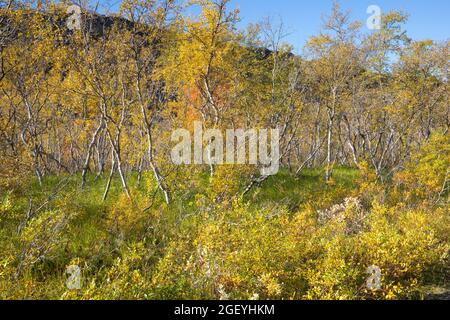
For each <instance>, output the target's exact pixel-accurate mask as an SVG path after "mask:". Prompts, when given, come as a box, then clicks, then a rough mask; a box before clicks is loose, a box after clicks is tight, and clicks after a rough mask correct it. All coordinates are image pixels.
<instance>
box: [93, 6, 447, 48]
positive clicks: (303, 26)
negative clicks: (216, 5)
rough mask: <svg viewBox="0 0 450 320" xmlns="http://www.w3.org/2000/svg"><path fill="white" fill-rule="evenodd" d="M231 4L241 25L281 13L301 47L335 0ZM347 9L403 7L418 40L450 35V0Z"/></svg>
mask: <svg viewBox="0 0 450 320" xmlns="http://www.w3.org/2000/svg"><path fill="white" fill-rule="evenodd" d="M100 1H101V2H102V1H104V3H108V2H109V3H110V4H114V3H118V2H120V1H118V0H109V1H108V0H100ZM231 1H232V2H231V7H233V8H236V7H238V8H239V9H240V10H241V14H240V16H241V19H242V21H241V23H240V24H239V26H240V27H245V26H246V25H247V24H248V23H250V22H258V21H260V20H261V19H262V18H263V17H267V16H271V17H274V18H278V17H281V18H282V19H283V22H284V24H285V26H286V27H287V29H288V30H289V31H291V34H290V36H289V37H288V38H287V42H289V43H291V44H293V45H294V46H295V48H296V49H297V50H298V49H301V48H302V47H303V45H304V44H305V42H306V40H307V39H308V38H309V37H310V36H312V35H317V34H318V32H319V30H320V27H321V24H322V19H321V17H322V16H323V15H324V14H328V13H329V12H330V10H331V7H332V0H231ZM339 2H340V4H341V7H342V8H343V9H344V10H350V11H351V16H352V17H353V18H354V19H356V20H360V21H361V22H363V27H364V28H365V22H366V20H367V18H368V17H369V15H368V14H367V13H366V10H367V7H368V6H370V5H378V6H379V7H380V8H381V10H382V11H383V12H387V11H390V10H401V11H404V12H407V13H408V14H409V21H408V23H407V25H406V30H407V31H408V35H409V36H410V37H411V38H413V39H414V40H422V39H433V40H438V41H443V40H449V39H450V35H449V34H450V17H449V14H450V0H341V1H339Z"/></svg>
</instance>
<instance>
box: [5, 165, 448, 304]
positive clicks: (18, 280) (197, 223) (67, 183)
mask: <svg viewBox="0 0 450 320" xmlns="http://www.w3.org/2000/svg"><path fill="white" fill-rule="evenodd" d="M146 177H147V175H144V179H143V181H142V182H141V183H140V184H139V183H138V180H137V177H136V175H131V176H129V177H128V180H129V185H130V187H131V189H132V194H133V198H134V200H133V203H130V202H129V201H128V200H127V199H126V198H125V197H124V195H123V193H122V189H121V185H120V181H119V180H118V178H115V179H114V180H113V184H112V188H111V190H110V193H109V197H108V199H107V200H106V201H105V202H103V201H102V196H103V191H104V186H105V184H106V181H105V179H104V178H101V179H98V180H95V179H94V177H93V176H89V177H88V182H87V185H86V187H85V188H84V189H81V188H80V177H79V176H66V177H46V178H45V179H44V182H43V185H42V186H39V185H38V183H37V182H36V181H34V180H32V181H30V182H23V183H22V184H21V186H20V187H19V188H16V189H15V190H14V191H13V192H12V193H11V192H10V191H8V190H2V191H1V194H0V199H3V209H2V212H1V215H0V252H1V253H2V255H1V256H2V258H1V259H0V265H2V266H3V267H0V292H1V294H0V298H50V299H60V298H70V299H71V298H81V297H83V298H86V297H87V298H92V297H94V298H108V297H109V298H123V297H124V295H123V292H125V291H126V292H127V295H125V297H132V298H135V297H137V298H146V297H148V298H164V297H167V295H165V294H164V293H158V294H156V295H155V294H154V295H152V294H150V293H148V292H152V289H149V287H152V286H154V285H155V284H154V281H155V280H151V279H152V275H153V274H154V273H156V274H157V273H158V272H159V273H161V270H159V269H161V268H163V269H164V271H165V270H166V269H167V268H169V267H167V268H165V267H161V263H163V262H164V261H165V260H167V259H169V258H167V256H168V255H169V257H170V252H171V250H172V249H171V248H172V246H173V245H174V243H180V246H181V243H183V242H184V240H186V243H190V242H191V241H194V243H195V242H196V241H199V240H195V237H197V236H199V237H202V234H203V230H204V229H205V228H206V229H208V228H211V226H214V225H215V223H216V222H217V221H220V219H222V218H221V217H222V215H221V214H222V213H220V214H219V213H218V216H216V215H213V216H211V214H208V215H206V216H205V213H204V212H203V213H202V210H200V209H199V207H198V205H196V204H195V203H194V199H195V198H196V195H197V194H199V193H202V192H203V191H204V189H205V187H206V185H199V186H198V189H191V190H189V194H188V196H187V197H185V198H183V199H182V200H179V201H175V202H174V203H173V204H172V205H171V206H169V207H167V206H165V205H164V204H163V202H162V201H160V199H158V198H157V199H156V201H152V196H153V189H152V190H149V187H148V186H149V185H151V184H152V183H151V180H150V178H146ZM323 177H324V171H323V170H305V171H304V172H302V174H301V175H299V176H298V177H294V176H292V175H291V174H289V172H287V171H282V172H280V173H279V174H278V175H277V176H274V177H271V178H270V179H269V180H267V181H266V182H265V183H263V185H262V186H260V187H258V188H255V189H254V190H253V191H252V192H251V193H250V194H248V195H247V196H246V197H245V198H244V199H243V200H241V201H243V203H245V208H246V209H245V210H246V212H254V213H249V214H250V216H249V217H250V219H251V216H252V215H254V216H255V219H256V220H257V219H258V218H257V217H258V212H268V211H269V212H286V214H287V216H286V217H287V219H288V220H289V221H290V220H292V222H289V221H288V222H286V223H288V225H286V226H284V227H280V228H282V229H281V231H282V232H283V228H290V227H291V224H292V223H293V222H295V221H296V219H298V217H299V214H298V213H299V212H303V211H305V210H310V211H312V212H317V211H318V210H322V209H326V208H329V207H331V206H332V205H334V204H339V203H342V201H343V200H344V198H347V197H349V196H353V195H356V193H357V191H358V183H357V181H358V180H359V178H360V173H359V171H358V170H355V169H350V168H338V169H336V170H335V171H334V177H333V181H332V182H331V183H325V181H324V178H323ZM201 181H204V182H203V183H205V184H206V183H207V181H208V180H207V179H201ZM30 200H31V202H30ZM30 203H31V212H36V217H32V219H29V221H28V222H27V223H25V227H24V229H23V230H21V231H20V232H18V226H20V225H21V224H23V221H26V214H27V212H30ZM152 203H153V204H154V205H153V206H152V207H150V208H149V205H150V204H152ZM187 203H188V204H187ZM148 208H149V210H145V209H148ZM221 210H223V209H221ZM239 210H241V209H239ZM225 211H226V210H225ZM47 212H48V213H49V215H48V218H46V219H47V220H45V219H44V218H42V219H44V220H42V221H39V219H40V216H44V217H45V216H46V215H45V214H46V213H47ZM58 214H59V215H64V214H68V216H70V219H69V220H70V221H69V223H67V225H65V226H64V228H63V230H61V231H58V232H53V231H52V230H53V229H52V227H53V226H54V225H55V221H54V219H55V218H52V217H54V216H58ZM244 215H245V214H244ZM52 219H53V220H52ZM226 219H228V218H226ZM230 219H231V218H230ZM230 221H236V220H235V218H233V220H229V223H231V222H230ZM250 221H251V220H250ZM262 223H263V224H262V225H261V227H257V228H261V230H263V229H264V228H266V227H265V223H266V222H264V221H263V222H262ZM280 226H281V225H280ZM19 228H20V227H19ZM40 228H41V229H40ZM39 230H41V231H39ZM243 230H245V229H243ZM250 230H253V227H252V229H250ZM277 230H278V229H275V232H278V231H277ZM52 232H53V233H52ZM243 232H244V233H245V232H250V231H243ZM240 237H243V238H244V237H245V235H242V236H240ZM295 237H297V236H295ZM33 246H34V247H39V246H41V247H43V248H45V250H44V251H45V252H44V253H43V252H36V250H34V249H30V248H31V247H33ZM139 248H140V249H139ZM142 248H145V249H142ZM140 250H144V251H143V252H144V253H142V252H141V251H140ZM187 250H194V249H187ZM255 250H256V248H255ZM327 250H328V249H327ZM38 251H39V250H38ZM130 252H131V253H130ZM139 252H141V253H139ZM250 252H251V250H250ZM130 255H131V257H130ZM314 256H316V255H313V257H314ZM36 257H38V259H37V260H35V261H33V259H34V258H36ZM133 257H134V258H133ZM317 257H320V255H319V256H317ZM302 259H303V258H302ZM23 261H26V263H25V262H23ZM161 261H163V262H161ZM22 262H23V263H24V267H23V268H19V267H18V266H19V265H20V263H22ZM71 264H77V265H81V266H82V267H83V278H84V279H88V280H85V281H86V282H85V283H84V284H83V288H84V291H83V294H82V295H81V296H80V294H81V293H75V294H74V293H73V292H68V291H67V288H66V286H65V281H66V279H67V275H66V267H67V266H68V265H71ZM134 264H136V266H135V267H133V265H134ZM18 268H19V269H20V272H19V273H18V272H17V270H18ZM131 270H135V271H134V272H137V273H136V277H138V275H139V277H142V278H143V279H145V281H144V280H142V281H144V282H143V283H141V284H139V285H137V286H136V287H135V288H134V287H133V288H134V289H133V290H135V291H133V290H131V289H129V287H130V286H132V285H130V283H133V281H134V280H135V279H134V278H132V279H131V280H130V278H128V277H129V275H130V274H134V273H132V272H131ZM167 270H168V269H167ZM174 272H175V271H174ZM139 277H138V278H139ZM139 279H140V278H139ZM11 281H12V282H11ZM136 281H138V280H136ZM152 281H153V284H151V283H152ZM158 281H159V280H158ZM179 281H181V280H175V282H176V283H178V284H177V286H178V285H181V284H180V283H179ZM110 286H112V287H110ZM90 287H92V289H89V288H90ZM436 287H438V289H436ZM434 288H435V289H433V290H442V284H441V283H440V284H438V285H437V286H434ZM90 290H92V292H91V291H90ZM128 290H131V292H128ZM170 290H172V291H171V292H177V291H176V290H175V291H173V290H174V289H173V288H172V289H170ZM177 290H178V289H177ZM333 290H334V289H333ZM141 291H142V292H141ZM143 292H146V293H145V294H144V295H142V293H143ZM114 293H115V294H116V295H115V294H114ZM444 293H445V290H444ZM171 294H173V295H175V296H174V297H179V295H177V294H176V293H171ZM187 297H188V298H195V297H196V296H195V295H194V294H193V295H192V296H189V295H187ZM268 297H270V296H268ZM299 297H301V296H299Z"/></svg>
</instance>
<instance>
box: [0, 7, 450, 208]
mask: <svg viewBox="0 0 450 320" xmlns="http://www.w3.org/2000/svg"><path fill="white" fill-rule="evenodd" d="M228 2H229V1H228V0H215V1H209V0H195V1H191V2H190V4H194V5H198V6H200V8H201V13H200V14H199V15H198V16H196V17H188V15H187V13H186V7H187V5H186V4H185V3H179V2H177V1H173V0H158V1H141V0H125V1H123V2H122V3H121V6H120V10H119V11H118V13H117V15H115V16H112V17H102V16H100V15H98V14H95V13H93V12H92V11H89V10H84V9H82V11H81V15H80V16H79V18H80V23H81V24H80V25H81V28H79V29H77V28H75V29H73V30H70V28H68V25H67V21H69V20H70V19H73V18H74V16H73V13H72V15H71V14H68V13H67V4H65V3H64V2H58V3H52V2H46V3H43V2H42V1H38V2H36V3H34V2H30V1H13V0H9V1H2V2H1V15H0V22H1V31H2V32H1V34H0V48H1V63H0V83H1V90H0V96H1V97H0V104H1V106H0V136H1V138H0V150H1V152H0V159H1V161H2V165H1V169H0V174H1V176H2V179H3V180H4V181H5V182H6V183H14V181H15V180H18V179H19V180H20V179H22V178H24V177H27V176H30V174H34V175H35V176H36V177H37V179H38V180H39V181H40V182H41V181H42V179H43V177H45V176H48V175H58V174H71V175H72V174H79V175H80V184H81V185H82V186H84V185H85V184H86V183H87V182H88V181H87V177H88V176H89V175H88V173H89V172H92V173H94V174H95V176H97V178H99V177H100V176H103V175H104V176H109V180H108V183H107V185H106V187H105V190H104V194H103V197H104V199H106V198H107V196H108V192H109V189H110V185H111V182H112V181H114V180H113V177H114V175H116V174H117V175H118V176H119V177H120V181H121V184H122V187H123V190H124V192H125V193H126V195H127V196H128V197H130V198H132V196H133V194H132V192H131V191H130V187H129V186H128V182H127V181H128V177H129V174H130V173H132V172H134V173H137V174H138V176H139V181H140V178H141V176H142V174H143V173H144V172H146V171H150V172H151V173H152V175H153V177H154V181H155V186H156V187H157V189H158V190H157V192H158V194H160V195H162V197H163V199H164V201H165V202H167V203H170V202H171V201H172V200H173V199H174V198H176V197H179V196H180V190H185V189H187V188H189V185H190V184H192V183H194V181H193V180H195V179H194V178H193V177H194V176H195V173H196V172H199V171H205V170H207V171H208V172H209V174H210V175H212V176H218V177H220V178H221V179H222V183H225V186H223V187H222V188H223V192H224V193H230V192H235V193H239V192H248V191H249V190H250V189H251V188H252V187H253V186H255V185H258V184H260V183H262V182H264V181H265V180H266V179H267V177H264V176H260V175H258V172H259V168H257V167H247V166H244V167H242V166H241V167H234V168H233V170H228V171H227V170H224V169H223V168H219V167H214V166H211V167H210V168H209V167H206V168H204V167H179V166H174V165H173V164H172V163H171V160H170V151H171V147H173V143H172V142H171V133H172V132H173V130H175V129H178V128H187V129H189V130H191V129H192V128H193V122H194V121H198V120H200V121H202V122H203V124H204V126H205V128H217V129H223V130H225V129H229V128H242V129H250V128H279V129H280V156H281V158H280V161H281V163H282V165H283V166H284V167H285V168H288V169H289V170H290V172H292V174H297V175H298V174H300V173H301V172H302V171H303V170H304V169H306V168H316V167H325V168H326V177H325V178H326V179H327V181H332V179H333V169H334V168H335V167H337V166H352V167H362V166H366V165H368V166H369V167H370V168H371V169H372V170H374V172H375V173H376V176H377V178H378V179H379V180H382V181H383V180H384V179H388V178H390V177H392V176H393V174H394V173H396V172H397V171H399V170H400V169H401V168H402V167H403V166H404V164H405V162H406V161H407V160H409V159H410V156H411V154H412V153H413V152H415V151H417V150H419V149H420V147H421V146H422V145H423V144H424V143H425V142H427V141H428V140H429V139H430V137H431V136H432V135H433V134H440V135H443V136H448V131H449V126H450V108H449V103H448V94H449V86H448V78H449V60H448V57H449V43H448V41H447V42H443V43H436V42H434V41H432V40H425V41H413V40H412V39H410V38H408V36H407V33H406V31H404V29H403V24H404V23H405V22H406V20H407V17H406V15H404V14H402V13H399V12H389V13H387V14H385V15H383V17H382V28H381V29H380V30H374V31H370V32H365V31H364V29H363V28H362V25H361V24H360V23H357V22H353V21H352V20H351V18H350V16H349V14H347V13H344V12H342V11H341V9H340V8H339V5H338V4H335V5H334V7H333V9H332V12H331V14H330V15H329V16H328V17H327V19H326V21H325V22H324V25H323V29H322V31H321V33H320V34H319V35H317V36H315V37H312V38H311V39H309V41H308V43H307V44H306V45H305V47H304V50H303V53H302V55H294V54H293V53H292V51H293V48H292V47H291V46H290V45H288V44H286V43H285V42H284V37H285V36H286V32H285V29H284V28H283V25H282V24H281V23H279V24H277V23H272V21H271V20H270V19H266V20H264V21H262V22H261V23H259V24H256V25H251V26H249V27H248V28H247V30H244V31H241V30H238V29H237V26H236V25H237V22H238V20H239V16H238V11H236V10H231V9H229V8H228V7H227V5H228ZM75 18H76V17H75ZM218 188H219V189H220V187H218ZM218 197H219V198H220V197H223V195H221V196H218Z"/></svg>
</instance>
